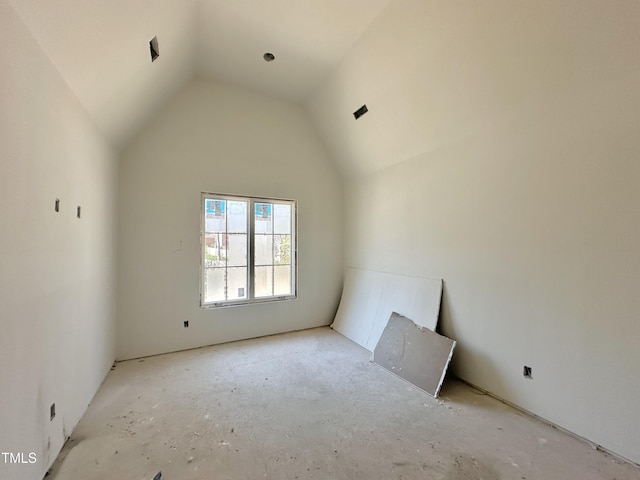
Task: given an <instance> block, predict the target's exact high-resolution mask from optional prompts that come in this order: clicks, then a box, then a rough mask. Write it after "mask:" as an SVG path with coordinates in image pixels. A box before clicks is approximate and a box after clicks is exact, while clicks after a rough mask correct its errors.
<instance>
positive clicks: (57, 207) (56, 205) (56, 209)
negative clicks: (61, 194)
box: [53, 198, 60, 212]
mask: <svg viewBox="0 0 640 480" xmlns="http://www.w3.org/2000/svg"><path fill="white" fill-rule="evenodd" d="M53 208H54V210H55V211H56V212H59V211H60V199H59V198H56V203H55V206H54V207H53Z"/></svg>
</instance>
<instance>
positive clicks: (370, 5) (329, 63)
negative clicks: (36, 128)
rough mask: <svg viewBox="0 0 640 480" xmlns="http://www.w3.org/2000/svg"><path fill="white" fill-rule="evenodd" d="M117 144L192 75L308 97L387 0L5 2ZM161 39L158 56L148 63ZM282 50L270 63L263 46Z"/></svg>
mask: <svg viewBox="0 0 640 480" xmlns="http://www.w3.org/2000/svg"><path fill="white" fill-rule="evenodd" d="M8 2H9V3H10V4H11V5H12V6H13V8H14V9H15V10H16V12H17V13H18V14H19V15H20V17H21V18H22V20H23V22H24V23H25V24H26V25H27V27H28V28H29V30H30V31H31V33H32V34H33V35H34V37H35V38H36V40H37V41H38V42H39V43H40V45H41V46H42V48H43V49H44V51H45V52H46V54H47V55H48V56H49V58H50V59H51V61H52V62H53V64H54V65H55V66H56V68H57V69H58V70H59V72H60V74H61V75H62V77H63V78H64V79H65V80H66V82H67V83H68V84H69V86H70V88H71V89H72V90H73V92H74V93H75V95H76V96H77V97H78V99H79V100H80V102H81V103H82V104H83V105H84V106H85V108H86V110H87V111H88V113H89V115H90V116H91V117H92V118H93V119H94V121H95V123H96V124H97V125H98V127H99V128H100V129H101V130H102V131H103V133H104V134H105V136H106V137H107V138H108V140H109V141H110V142H111V143H112V144H113V145H114V147H115V148H117V149H122V148H123V147H124V146H126V145H127V143H128V142H129V141H130V140H131V139H132V138H133V137H134V136H135V135H136V133H137V132H138V131H139V129H140V128H141V127H142V126H143V125H144V124H145V123H146V122H147V121H148V120H149V119H150V118H151V117H153V115H154V114H155V113H156V112H157V111H158V110H159V109H160V108H161V107H162V105H164V104H165V103H166V102H167V101H168V100H169V99H170V98H171V97H172V96H173V95H174V94H175V93H176V92H177V91H178V90H179V89H180V88H181V87H182V86H183V85H184V84H185V83H186V82H187V81H189V80H190V79H191V78H193V76H194V75H197V74H204V75H208V76H211V77H213V78H216V79H220V80H223V81H226V82H230V83H235V84H239V85H243V86H246V87H248V88H252V89H256V90H259V91H262V92H265V93H268V94H270V95H274V96H278V97H281V98H286V99H289V100H293V101H301V100H303V99H304V98H305V97H307V96H308V95H309V94H310V92H311V91H312V90H313V89H314V88H316V87H317V86H318V83H319V82H321V81H322V79H323V78H325V77H327V76H328V75H329V74H330V73H331V71H332V70H333V69H335V68H336V67H337V65H338V63H339V61H340V60H341V59H342V58H343V57H344V55H345V54H346V53H347V51H348V50H349V49H350V48H351V47H352V46H353V44H354V43H355V42H356V40H357V39H358V38H359V37H360V36H361V35H362V33H363V32H364V31H365V29H366V28H367V26H368V25H369V24H370V23H371V21H372V20H373V19H374V18H375V17H376V16H377V15H378V13H379V12H380V10H381V9H382V8H383V7H384V6H385V5H386V4H387V3H388V2H389V0H349V1H344V0H296V1H292V0H107V1H97V0H8ZM155 36H157V37H158V43H159V49H160V57H159V58H158V60H157V61H155V62H153V63H152V62H151V58H150V52H149V41H150V40H151V39H152V38H153V37H155ZM267 51H269V52H272V53H273V54H274V55H275V56H276V60H275V61H274V62H270V63H267V62H265V61H264V60H263V58H262V56H263V54H264V53H265V52H267Z"/></svg>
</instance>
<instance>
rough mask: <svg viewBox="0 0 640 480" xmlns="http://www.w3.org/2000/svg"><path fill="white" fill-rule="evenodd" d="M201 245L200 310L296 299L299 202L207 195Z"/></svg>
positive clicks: (203, 206)
mask: <svg viewBox="0 0 640 480" xmlns="http://www.w3.org/2000/svg"><path fill="white" fill-rule="evenodd" d="M201 242H202V259H201V262H202V269H201V270H202V276H201V282H200V284H201V291H200V304H201V306H203V307H215V306H223V305H235V304H243V303H253V302H263V301H271V300H282V299H289V298H295V296H296V202H295V201H293V200H277V199H273V198H253V197H240V196H231V195H219V194H210V193H203V194H202V234H201Z"/></svg>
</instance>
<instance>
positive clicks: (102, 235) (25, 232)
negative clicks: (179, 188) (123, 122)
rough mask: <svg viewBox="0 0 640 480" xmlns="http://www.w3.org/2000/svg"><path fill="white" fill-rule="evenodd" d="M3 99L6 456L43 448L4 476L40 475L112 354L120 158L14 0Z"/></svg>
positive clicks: (4, 468) (1, 32)
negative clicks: (56, 205) (52, 416)
mask: <svg viewBox="0 0 640 480" xmlns="http://www.w3.org/2000/svg"><path fill="white" fill-rule="evenodd" d="M0 104H1V105H2V107H1V108H0V146H1V153H0V182H1V188H0V205H1V206H2V207H1V209H0V230H1V234H0V272H1V274H0V327H1V332H0V405H2V408H0V452H12V453H25V454H27V455H28V453H31V452H33V453H35V454H36V463H34V464H26V465H9V464H5V463H4V457H2V458H0V478H11V479H15V480H20V479H29V480H32V479H36V478H42V477H43V475H44V474H45V472H46V470H47V468H48V467H49V466H50V463H51V462H53V460H54V459H55V458H56V456H57V454H58V452H59V450H60V448H61V446H62V444H63V442H64V440H65V437H66V436H68V435H69V434H70V433H71V431H72V429H73V427H74V426H75V425H76V423H77V422H78V421H79V419H80V417H81V416H82V414H83V413H84V411H85V410H86V408H87V405H88V403H89V402H90V400H91V398H92V397H93V395H94V393H95V392H96V390H97V389H98V387H99V386H100V383H101V382H102V380H103V378H104V376H105V375H106V373H107V372H108V370H109V367H110V366H111V363H112V362H113V359H114V358H115V331H114V330H115V308H114V307H115V304H114V301H113V295H114V293H115V288H114V280H115V273H114V256H115V255H114V254H115V252H114V245H115V234H114V232H115V230H114V229H115V222H114V215H115V201H114V198H115V189H116V180H117V172H116V168H117V162H116V159H115V156H114V155H113V153H112V151H111V150H110V149H109V148H108V146H107V145H106V144H105V142H104V141H103V140H102V138H101V137H100V135H99V134H98V133H97V131H96V129H95V128H94V126H93V124H92V123H91V122H90V121H89V119H88V116H87V114H86V112H85V111H84V110H83V109H82V107H81V106H80V104H79V102H78V101H77V100H76V98H75V97H74V96H73V95H72V94H71V92H70V90H69V89H68V87H67V85H66V84H65V83H64V81H63V80H62V78H61V77H60V76H59V75H58V72H57V71H56V70H55V68H54V67H53V66H52V64H51V63H50V62H49V60H48V59H47V57H46V56H45V55H44V53H43V52H42V50H41V49H40V47H39V45H38V44H36V42H35V41H34V40H33V38H32V36H31V35H30V34H29V32H28V30H27V29H26V27H25V26H24V24H23V23H22V22H21V21H20V19H19V18H18V17H17V15H16V14H15V12H14V11H13V10H12V8H11V7H9V6H8V5H7V2H6V1H5V0H0ZM56 198H60V200H61V211H60V213H55V212H54V201H55V199H56ZM77 205H81V206H82V218H81V219H77V218H76V216H75V214H76V206H77ZM54 402H55V404H56V417H55V419H54V420H53V421H49V406H50V405H51V404H52V403H54ZM27 459H28V457H27Z"/></svg>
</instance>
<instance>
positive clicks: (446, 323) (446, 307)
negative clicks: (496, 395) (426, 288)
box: [438, 280, 507, 392]
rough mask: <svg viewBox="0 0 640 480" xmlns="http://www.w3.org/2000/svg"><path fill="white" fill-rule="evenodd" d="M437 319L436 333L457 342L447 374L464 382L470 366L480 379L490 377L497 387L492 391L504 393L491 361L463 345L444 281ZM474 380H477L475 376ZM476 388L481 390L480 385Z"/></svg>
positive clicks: (479, 352) (497, 373) (504, 387)
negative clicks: (478, 373) (479, 375)
mask: <svg viewBox="0 0 640 480" xmlns="http://www.w3.org/2000/svg"><path fill="white" fill-rule="evenodd" d="M439 318H440V319H439V322H438V332H439V333H441V334H442V335H444V336H446V337H449V338H451V339H453V340H456V341H457V342H458V343H457V345H456V352H455V355H454V356H453V358H452V360H451V366H450V369H449V372H451V373H452V374H453V375H454V376H456V377H458V378H460V379H462V380H465V377H467V375H465V372H468V371H469V370H470V368H469V366H471V365H472V366H473V370H474V371H475V372H476V373H477V372H482V374H481V378H487V377H490V378H492V379H493V381H494V385H497V389H496V387H495V386H494V389H493V390H494V391H499V392H504V391H505V389H506V388H507V386H506V385H505V384H504V382H502V381H501V377H500V374H499V371H498V369H497V368H496V367H495V364H494V363H493V362H492V361H491V358H490V357H489V356H488V355H486V354H485V353H484V352H482V351H479V350H474V349H473V348H472V347H470V346H469V344H467V343H465V341H464V338H462V339H461V338H460V335H459V333H460V332H459V330H458V328H457V323H458V322H457V321H456V316H455V310H454V308H453V306H452V304H451V299H450V295H449V289H448V286H447V282H445V281H444V280H443V281H442V299H441V301H440V317H439ZM476 378H478V377H477V375H476ZM465 381H466V380H465ZM477 386H478V387H480V388H482V385H477Z"/></svg>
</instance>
